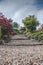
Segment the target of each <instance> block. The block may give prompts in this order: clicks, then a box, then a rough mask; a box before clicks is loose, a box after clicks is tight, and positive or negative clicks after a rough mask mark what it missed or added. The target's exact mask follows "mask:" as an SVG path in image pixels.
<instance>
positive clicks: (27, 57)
mask: <svg viewBox="0 0 43 65" xmlns="http://www.w3.org/2000/svg"><path fill="white" fill-rule="evenodd" d="M0 65H43V46H0Z"/></svg>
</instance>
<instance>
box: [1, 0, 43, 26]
mask: <svg viewBox="0 0 43 65" xmlns="http://www.w3.org/2000/svg"><path fill="white" fill-rule="evenodd" d="M0 12H2V13H3V14H4V15H5V16H6V17H7V18H12V19H13V20H14V21H16V22H18V23H19V24H20V25H21V26H22V25H23V24H22V22H21V21H22V19H23V18H25V17H26V16H29V15H33V14H34V15H35V16H36V17H37V19H38V20H39V21H40V23H41V24H42V23H43V0H0Z"/></svg>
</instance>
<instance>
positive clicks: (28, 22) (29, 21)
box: [23, 15, 39, 32]
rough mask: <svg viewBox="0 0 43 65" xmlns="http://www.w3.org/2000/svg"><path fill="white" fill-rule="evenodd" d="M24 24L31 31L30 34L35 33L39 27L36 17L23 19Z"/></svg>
mask: <svg viewBox="0 0 43 65" xmlns="http://www.w3.org/2000/svg"><path fill="white" fill-rule="evenodd" d="M23 23H24V25H25V27H26V28H27V30H29V31H30V32H34V31H35V30H36V26H38V25H39V22H38V21H37V19H36V18H35V16H34V15H33V16H29V17H26V18H25V19H23Z"/></svg>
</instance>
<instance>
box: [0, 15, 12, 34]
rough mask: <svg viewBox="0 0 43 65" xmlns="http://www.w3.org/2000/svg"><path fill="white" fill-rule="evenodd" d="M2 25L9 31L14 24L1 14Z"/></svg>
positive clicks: (0, 24) (0, 21) (0, 22)
mask: <svg viewBox="0 0 43 65" xmlns="http://www.w3.org/2000/svg"><path fill="white" fill-rule="evenodd" d="M0 26H1V28H2V29H4V30H5V31H6V30H7V31H8V32H9V33H10V32H11V31H12V25H11V23H10V20H9V19H7V18H5V17H3V16H0Z"/></svg>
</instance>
